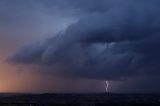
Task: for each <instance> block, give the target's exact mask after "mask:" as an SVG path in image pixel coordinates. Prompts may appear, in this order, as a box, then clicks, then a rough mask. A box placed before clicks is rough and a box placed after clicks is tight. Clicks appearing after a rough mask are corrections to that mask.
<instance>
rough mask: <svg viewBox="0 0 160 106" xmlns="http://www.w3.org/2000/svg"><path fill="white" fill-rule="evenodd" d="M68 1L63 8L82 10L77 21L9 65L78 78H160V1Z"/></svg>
mask: <svg viewBox="0 0 160 106" xmlns="http://www.w3.org/2000/svg"><path fill="white" fill-rule="evenodd" d="M69 1H70V2H68V3H67V4H63V6H62V7H64V8H69V7H70V11H72V10H74V9H76V10H77V11H81V12H79V13H78V14H77V17H79V18H77V21H76V22H74V23H73V24H71V25H69V26H68V27H67V28H66V29H65V30H62V31H60V32H59V33H58V34H57V35H54V37H51V38H49V39H47V40H46V41H44V42H39V43H36V44H31V45H27V46H24V47H22V48H21V49H19V50H18V51H17V52H16V53H14V54H13V55H11V56H10V57H9V59H8V60H9V62H11V63H16V64H24V65H27V66H29V65H35V66H37V67H39V69H40V70H48V71H49V72H51V73H53V74H59V75H63V76H72V77H80V78H93V79H105V80H123V79H126V78H130V77H135V76H155V75H156V76H157V75H160V71H159V70H160V66H159V64H160V56H159V54H160V50H159V47H160V42H159V41H160V36H159V34H160V14H159V13H160V9H159V5H160V2H159V1H158V0H152V1H150V0H119V1H118V0H113V1H106V0H100V1H97V0H93V1H89V0H88V1H87V0H82V1H76V2H74V1H72V0H69ZM50 2H51V1H50ZM64 3H65V2H64ZM47 5H49V4H47ZM61 5H62V4H61Z"/></svg>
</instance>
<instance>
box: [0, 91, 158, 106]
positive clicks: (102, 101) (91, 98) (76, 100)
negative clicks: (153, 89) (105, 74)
mask: <svg viewBox="0 0 160 106" xmlns="http://www.w3.org/2000/svg"><path fill="white" fill-rule="evenodd" d="M142 105H144V106H160V94H113V93H95V94H56V93H45V94H25V93H24V94H22V93H0V106H142Z"/></svg>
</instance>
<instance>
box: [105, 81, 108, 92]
mask: <svg viewBox="0 0 160 106" xmlns="http://www.w3.org/2000/svg"><path fill="white" fill-rule="evenodd" d="M105 83H106V92H107V93H108V92H109V91H108V87H109V81H105Z"/></svg>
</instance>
